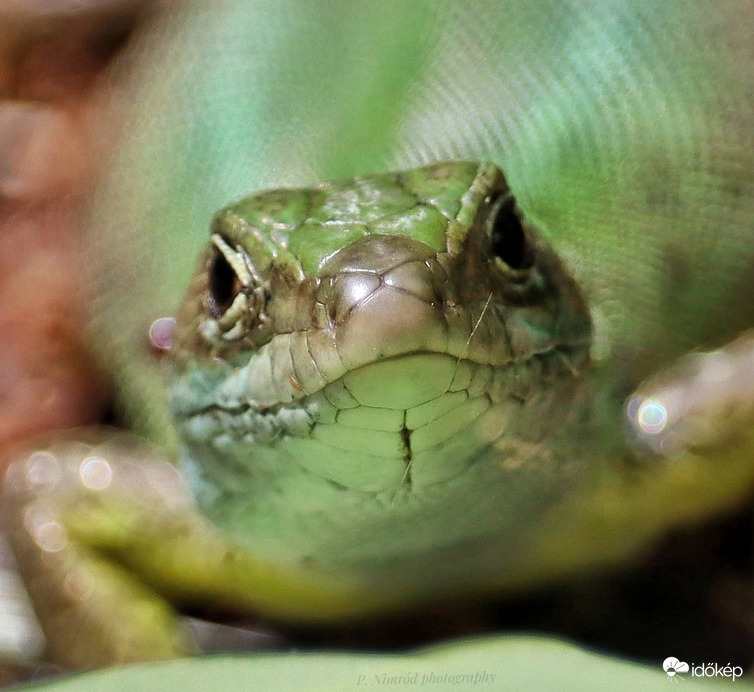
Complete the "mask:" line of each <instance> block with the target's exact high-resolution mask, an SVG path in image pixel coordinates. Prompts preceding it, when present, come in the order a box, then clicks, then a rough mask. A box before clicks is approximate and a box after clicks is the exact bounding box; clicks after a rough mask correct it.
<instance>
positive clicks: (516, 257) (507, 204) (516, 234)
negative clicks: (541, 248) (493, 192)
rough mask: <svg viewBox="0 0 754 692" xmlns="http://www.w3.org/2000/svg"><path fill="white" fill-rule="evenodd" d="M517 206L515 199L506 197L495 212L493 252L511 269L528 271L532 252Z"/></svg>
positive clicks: (531, 260) (493, 220)
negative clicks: (517, 212)
mask: <svg viewBox="0 0 754 692" xmlns="http://www.w3.org/2000/svg"><path fill="white" fill-rule="evenodd" d="M515 206H516V200H515V199H514V198H513V197H505V198H504V199H503V200H502V201H501V202H500V203H499V204H498V206H497V209H495V210H494V212H493V214H494V217H493V219H492V234H491V236H492V250H493V252H494V253H495V254H496V255H497V256H498V257H499V258H500V259H501V260H503V262H505V263H506V264H507V265H508V266H509V267H510V268H511V269H528V268H529V267H530V266H531V265H532V262H533V257H532V251H531V247H530V246H529V242H528V240H527V238H526V232H525V231H524V228H523V226H522V225H521V219H520V218H519V217H518V214H516V210H515Z"/></svg>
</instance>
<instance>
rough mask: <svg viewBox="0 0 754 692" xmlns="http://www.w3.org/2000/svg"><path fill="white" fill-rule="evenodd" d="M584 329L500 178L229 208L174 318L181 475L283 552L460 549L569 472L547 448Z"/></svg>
mask: <svg viewBox="0 0 754 692" xmlns="http://www.w3.org/2000/svg"><path fill="white" fill-rule="evenodd" d="M590 337H591V323H590V319H589V314H588V310H587V307H586V304H585V301H584V299H583V298H582V296H581V294H580V292H579V290H578V288H577V286H576V284H575V282H574V281H573V280H572V279H571V277H570V276H569V274H568V272H567V271H566V269H565V268H564V266H563V264H562V262H561V260H560V259H559V258H558V256H557V255H556V254H555V252H554V251H553V250H552V249H551V248H550V247H549V246H548V244H547V243H546V241H545V239H544V238H543V237H542V235H541V234H540V233H538V232H537V231H536V230H535V229H534V228H533V227H532V226H531V224H529V223H528V222H527V221H526V220H524V219H523V217H522V215H521V213H520V212H519V210H518V209H517V207H516V204H515V200H514V198H513V196H512V194H511V192H510V190H509V188H508V186H507V184H506V181H505V178H504V176H503V174H502V172H501V171H500V170H499V169H498V168H497V167H495V166H492V165H488V164H477V163H467V162H445V163H439V164H434V165H431V166H427V167H424V168H419V169H415V170H411V171H407V172H404V173H401V174H384V175H373V176H366V177H358V178H352V179H346V180H340V181H335V182H330V183H323V184H321V185H318V186H316V187H312V188H308V189H296V190H272V191H267V192H262V193H259V194H256V195H252V196H250V197H246V198H244V199H242V200H240V201H238V202H236V203H234V204H231V205H230V206H228V207H227V208H225V209H223V210H222V211H220V212H219V213H218V214H217V215H216V217H215V219H214V221H213V224H212V229H211V239H210V242H209V244H208V247H207V249H206V251H205V253H204V255H203V256H202V258H201V260H200V262H199V266H198V269H197V271H196V273H195V276H194V278H193V280H192V282H191V284H190V287H189V289H188V293H187V296H186V299H185V300H184V303H183V306H182V309H181V311H180V313H179V316H178V328H177V341H176V346H175V347H174V349H173V351H174V372H173V379H172V386H171V401H172V410H173V414H174V417H175V419H176V422H177V426H178V431H179V435H180V437H181V440H182V452H181V457H182V463H183V466H184V468H185V469H186V471H187V473H188V477H189V479H190V480H191V481H192V484H193V487H194V490H195V492H196V495H197V497H198V499H199V502H200V504H201V505H202V506H203V507H204V509H205V511H206V512H207V513H208V514H209V515H210V516H211V517H212V518H213V519H214V520H215V521H216V522H218V523H220V524H221V525H223V526H224V527H225V528H227V529H228V530H229V531H231V532H232V533H233V534H234V535H235V536H236V537H237V538H238V539H239V540H242V541H247V542H248V543H249V544H250V545H253V547H254V549H255V550H256V551H258V552H261V553H263V554H267V555H268V556H270V557H272V558H275V559H286V560H294V561H295V560H304V559H306V560H307V561H309V562H314V563H318V564H345V563H348V564H358V565H360V566H366V565H368V564H369V563H370V562H371V561H374V560H375V559H376V557H377V556H384V555H386V554H387V555H392V556H394V557H396V559H398V558H400V557H401V556H407V555H409V554H412V555H415V554H425V555H429V554H434V553H435V552H436V551H442V550H444V549H447V548H448V547H451V548H452V549H454V550H456V551H458V550H459V549H460V550H461V552H462V550H463V549H462V548H459V546H464V545H471V544H472V543H474V542H476V541H478V540H484V537H485V536H489V535H493V534H499V533H500V532H504V533H507V532H510V531H513V530H515V527H517V526H520V525H521V523H522V522H525V521H529V520H531V518H532V517H533V516H535V515H536V514H537V512H538V511H539V510H538V509H537V508H538V507H541V506H545V505H547V504H549V503H551V502H552V499H553V497H554V496H557V495H559V494H560V493H561V492H562V488H563V487H565V486H567V485H568V484H569V483H568V481H569V480H570V479H572V478H573V477H574V476H576V475H578V469H577V468H576V467H577V465H576V464H575V463H574V461H573V459H572V458H570V456H569V455H568V454H566V453H561V452H559V451H558V450H557V446H556V445H553V444H550V441H551V440H552V439H554V438H557V431H558V430H559V429H561V428H563V427H564V426H565V425H566V423H567V421H569V420H570V419H571V418H572V417H573V408H574V406H575V403H574V402H576V401H577V399H578V392H579V389H580V387H581V383H582V381H583V380H584V376H583V373H584V371H585V369H587V366H588V361H589V347H590ZM459 505H460V506H461V507H464V508H465V509H464V511H462V512H459V511H458V507H459ZM411 559H413V558H411ZM409 571H410V570H409Z"/></svg>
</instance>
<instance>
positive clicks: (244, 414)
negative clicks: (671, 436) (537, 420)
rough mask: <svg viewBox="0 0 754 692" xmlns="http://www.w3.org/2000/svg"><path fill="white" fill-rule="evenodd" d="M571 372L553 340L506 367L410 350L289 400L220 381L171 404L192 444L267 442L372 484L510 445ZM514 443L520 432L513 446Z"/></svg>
mask: <svg viewBox="0 0 754 692" xmlns="http://www.w3.org/2000/svg"><path fill="white" fill-rule="evenodd" d="M573 372H574V364H573V362H572V360H571V359H569V358H568V357H567V356H566V355H565V352H562V351H558V350H556V349H554V350H552V351H549V352H547V353H542V354H537V355H534V356H532V357H530V358H529V359H528V360H526V361H525V362H521V363H509V364H507V365H505V366H492V365H488V364H480V363H476V362H473V361H471V360H469V359H464V358H458V357H455V356H452V355H449V354H447V353H436V352H419V353H409V354H404V355H400V356H395V357H392V358H387V359H384V360H379V361H376V362H371V363H368V364H366V365H363V366H361V367H358V368H355V369H353V370H350V371H348V372H346V373H345V374H344V375H343V376H342V377H339V378H337V379H336V380H334V381H333V382H330V383H328V384H326V385H325V386H324V387H322V388H321V389H319V390H318V391H316V392H314V393H312V394H308V395H306V396H303V397H302V398H299V399H296V400H294V401H290V402H287V403H278V404H275V405H259V404H257V403H256V402H254V401H249V400H245V401H239V400H237V399H233V400H231V399H230V398H229V397H228V396H227V390H225V391H224V388H223V386H222V385H221V386H220V387H219V388H218V389H217V390H215V391H214V395H213V396H212V398H211V400H208V401H206V402H205V404H204V405H201V404H200V402H198V401H195V402H194V403H195V405H194V406H190V407H183V408H182V409H181V410H177V407H176V406H174V413H175V415H176V419H177V423H178V426H179V428H180V431H181V435H182V437H183V438H184V440H185V441H186V442H187V443H188V444H189V445H193V444H201V445H211V446H212V447H214V448H216V449H217V450H218V451H222V449H226V450H227V449H230V448H232V449H233V450H235V451H234V453H233V455H232V456H233V457H242V456H243V455H244V450H245V454H246V456H248V458H249V459H252V460H253V459H262V458H264V457H265V455H266V452H263V451H262V448H263V447H264V448H266V449H267V450H269V451H270V452H271V453H274V454H277V455H279V456H280V457H281V458H284V459H295V463H296V464H297V465H299V466H303V467H305V468H306V469H307V470H309V471H311V472H312V473H315V474H317V475H320V476H322V477H325V478H327V479H328V480H329V481H331V482H332V483H334V484H336V485H338V486H341V487H344V488H350V489H356V490H360V491H366V492H370V493H372V492H380V491H390V490H395V489H396V488H398V487H400V486H402V485H408V486H413V485H416V484H419V485H422V486H424V485H429V484H434V483H437V482H443V481H446V480H448V479H449V478H452V477H453V476H456V475H458V474H461V473H463V472H464V471H465V470H466V469H467V468H468V467H469V465H470V464H472V463H473V462H474V459H475V458H477V457H478V456H479V455H480V453H481V450H483V449H484V448H487V447H489V446H491V445H495V444H498V446H500V445H503V446H505V445H507V441H506V440H507V436H509V435H510V432H511V431H510V428H511V425H513V427H514V428H515V427H516V425H517V424H518V423H517V421H520V420H521V419H522V412H523V411H525V410H527V409H539V410H541V409H542V407H543V406H547V401H548V400H549V399H552V401H553V402H555V401H556V391H558V390H560V389H562V388H563V383H566V382H568V381H569V380H571V379H572V377H571V376H572V375H573ZM206 377H207V375H206V373H205V382H206ZM189 378H191V376H190V375H189ZM177 386H178V387H180V384H179V385H177ZM225 387H227V385H225ZM516 445H517V441H516V439H515V433H514V434H513V436H512V437H510V448H511V450H514V449H515V448H516ZM287 452H290V453H287ZM514 456H515V457H517V458H519V459H520V458H522V457H521V455H520V454H518V452H517V451H516V453H515V454H514V453H513V451H511V458H513V457H514ZM511 463H513V462H511ZM517 463H518V462H517Z"/></svg>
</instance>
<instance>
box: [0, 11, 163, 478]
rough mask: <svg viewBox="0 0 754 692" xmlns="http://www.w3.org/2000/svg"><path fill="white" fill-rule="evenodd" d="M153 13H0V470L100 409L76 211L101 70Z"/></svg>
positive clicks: (91, 151) (95, 168)
mask: <svg viewBox="0 0 754 692" xmlns="http://www.w3.org/2000/svg"><path fill="white" fill-rule="evenodd" d="M153 5H154V3H150V2H147V1H146V0H99V1H98V2H97V1H94V0H90V1H89V2H73V1H72V0H59V1H55V2H50V1H47V2H36V1H28V0H11V1H6V2H4V3H2V5H0V470H1V469H2V462H3V459H7V456H8V454H9V452H10V450H11V449H12V448H13V446H14V445H15V444H16V443H18V442H22V441H23V440H25V439H27V438H29V437H30V436H33V435H35V434H38V433H43V432H45V431H49V430H56V429H61V428H67V427H71V426H76V425H81V424H86V423H91V422H96V421H97V420H100V419H101V417H102V415H103V411H104V409H105V407H106V401H107V394H106V387H105V386H104V384H103V378H102V377H101V376H100V373H99V372H97V369H96V367H95V366H94V365H93V361H92V359H91V357H90V355H89V353H88V350H87V343H86V341H87V337H86V335H85V331H84V325H85V324H86V319H87V305H88V301H89V296H88V295H87V287H86V285H85V282H84V281H83V280H82V277H83V276H84V275H85V274H84V272H83V269H84V264H83V263H84V262H85V261H86V259H85V256H86V253H85V252H84V250H85V246H84V242H85V238H84V218H85V217H84V211H85V208H86V203H87V200H88V199H89V198H90V196H91V193H92V190H93V187H94V185H95V184H96V181H97V178H98V174H99V172H100V170H101V166H102V162H103V161H104V160H105V156H104V154H105V153H106V151H107V149H108V147H109V146H111V145H112V140H111V139H109V138H111V137H113V136H114V130H113V128H102V127H100V126H99V125H100V124H101V123H100V120H101V116H102V115H103V113H104V107H103V105H102V104H103V103H104V99H103V95H104V91H105V89H110V88H111V84H112V82H111V81H110V80H109V75H110V68H111V67H112V64H113V63H114V61H115V60H117V57H118V55H119V54H120V52H121V51H122V49H123V48H124V46H126V45H127V44H128V41H129V38H130V37H131V36H132V35H133V33H134V32H135V31H137V30H138V27H139V26H140V25H142V23H143V22H145V21H146V20H147V19H148V17H149V13H150V11H151V9H152V6H153Z"/></svg>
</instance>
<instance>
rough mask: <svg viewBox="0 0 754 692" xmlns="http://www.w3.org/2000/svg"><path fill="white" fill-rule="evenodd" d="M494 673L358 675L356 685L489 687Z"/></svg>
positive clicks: (429, 672) (482, 671)
mask: <svg viewBox="0 0 754 692" xmlns="http://www.w3.org/2000/svg"><path fill="white" fill-rule="evenodd" d="M496 677H497V676H496V674H495V673H489V672H487V671H486V670H480V671H474V672H471V673H469V672H465V673H434V672H432V671H428V672H426V673H419V672H411V673H404V674H402V675H397V674H390V673H370V674H366V673H365V674H363V675H359V677H358V679H357V680H356V684H357V685H358V686H359V687H390V686H391V685H401V686H405V685H416V686H417V687H431V686H432V685H463V686H464V688H465V687H468V686H474V685H491V684H493V683H494V682H495V678H496Z"/></svg>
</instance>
